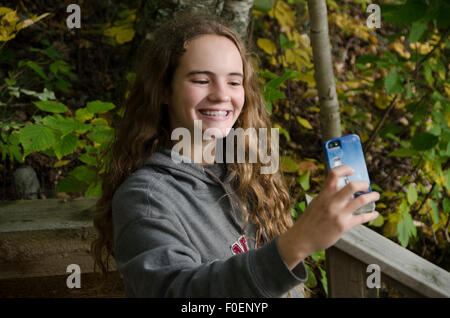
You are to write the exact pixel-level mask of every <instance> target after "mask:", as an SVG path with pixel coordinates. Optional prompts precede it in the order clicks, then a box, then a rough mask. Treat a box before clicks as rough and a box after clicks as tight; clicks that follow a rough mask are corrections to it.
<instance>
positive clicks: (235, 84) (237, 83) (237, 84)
mask: <svg viewBox="0 0 450 318" xmlns="http://www.w3.org/2000/svg"><path fill="white" fill-rule="evenodd" d="M229 84H230V85H231V86H239V85H241V83H240V82H230V83H229Z"/></svg>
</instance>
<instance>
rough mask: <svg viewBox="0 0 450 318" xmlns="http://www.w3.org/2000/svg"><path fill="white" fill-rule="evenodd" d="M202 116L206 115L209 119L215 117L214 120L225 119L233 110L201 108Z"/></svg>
mask: <svg viewBox="0 0 450 318" xmlns="http://www.w3.org/2000/svg"><path fill="white" fill-rule="evenodd" d="M198 112H199V113H200V114H201V115H202V117H206V118H208V119H214V120H224V119H227V118H228V117H229V116H230V114H231V111H230V110H208V109H201V110H199V111H198Z"/></svg>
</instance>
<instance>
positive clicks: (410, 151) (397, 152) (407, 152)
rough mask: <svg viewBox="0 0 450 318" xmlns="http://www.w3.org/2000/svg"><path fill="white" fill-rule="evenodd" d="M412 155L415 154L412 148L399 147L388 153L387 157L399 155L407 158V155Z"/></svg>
mask: <svg viewBox="0 0 450 318" xmlns="http://www.w3.org/2000/svg"><path fill="white" fill-rule="evenodd" d="M414 155H416V151H415V150H413V149H408V148H401V149H396V150H394V151H393V152H391V153H390V154H388V157H394V156H395V157H401V158H408V157H413V156H414Z"/></svg>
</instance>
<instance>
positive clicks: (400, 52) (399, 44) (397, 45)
mask: <svg viewBox="0 0 450 318" xmlns="http://www.w3.org/2000/svg"><path fill="white" fill-rule="evenodd" d="M391 48H392V50H394V51H395V52H397V53H398V55H400V56H401V57H404V58H405V59H409V58H410V57H411V53H409V52H408V51H405V47H404V46H403V44H402V42H401V41H399V40H397V41H395V42H394V43H392V45H391Z"/></svg>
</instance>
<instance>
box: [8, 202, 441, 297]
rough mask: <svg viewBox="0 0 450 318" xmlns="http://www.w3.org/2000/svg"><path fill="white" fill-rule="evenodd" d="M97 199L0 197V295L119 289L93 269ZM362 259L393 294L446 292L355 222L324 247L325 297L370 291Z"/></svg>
mask: <svg viewBox="0 0 450 318" xmlns="http://www.w3.org/2000/svg"><path fill="white" fill-rule="evenodd" d="M96 200H97V199H96V198H81V199H75V200H70V201H65V200H60V199H49V200H23V201H11V202H3V203H0V297H124V295H125V293H124V287H123V282H122V278H121V276H120V274H119V273H118V272H117V271H116V270H115V268H112V271H111V273H110V275H111V279H109V280H108V283H107V284H105V285H104V286H103V287H102V288H99V283H100V275H99V274H97V273H94V272H93V260H92V257H91V255H90V254H89V248H90V243H91V241H92V240H93V239H94V237H95V231H94V228H93V225H92V213H93V208H94V206H95V202H96ZM70 264H77V265H79V266H80V269H81V288H80V289H77V288H73V289H70V288H68V287H67V285H66V280H67V278H68V276H69V275H70V274H71V273H67V266H68V265H70ZM369 264H377V265H378V266H379V268H380V270H381V283H382V285H383V286H384V287H382V288H380V289H383V288H385V289H395V291H396V293H397V294H396V295H398V296H399V297H450V273H449V272H447V271H445V270H444V269H442V268H440V267H438V266H436V265H434V264H432V263H430V262H428V261H427V260H425V259H423V258H421V257H419V256H417V255H416V254H414V253H412V252H410V251H409V250H407V249H405V248H403V247H401V246H400V245H398V244H396V243H394V242H392V241H390V240H389V239H387V238H385V237H383V236H381V235H379V234H378V233H376V232H375V231H372V230H370V229H369V228H367V227H365V226H362V225H361V226H357V227H355V228H353V229H352V230H351V231H349V232H348V233H346V234H345V235H344V236H343V237H342V238H341V239H340V240H339V241H338V242H337V243H336V244H335V245H334V246H333V247H331V248H329V249H328V250H327V251H326V267H327V280H328V292H329V297H377V296H378V294H377V290H376V288H368V285H367V278H368V276H369V275H370V273H367V272H366V270H367V266H368V265H369Z"/></svg>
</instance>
